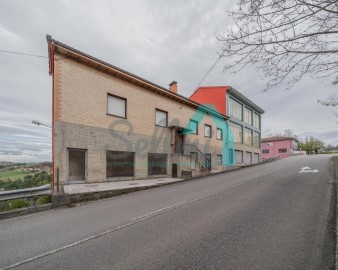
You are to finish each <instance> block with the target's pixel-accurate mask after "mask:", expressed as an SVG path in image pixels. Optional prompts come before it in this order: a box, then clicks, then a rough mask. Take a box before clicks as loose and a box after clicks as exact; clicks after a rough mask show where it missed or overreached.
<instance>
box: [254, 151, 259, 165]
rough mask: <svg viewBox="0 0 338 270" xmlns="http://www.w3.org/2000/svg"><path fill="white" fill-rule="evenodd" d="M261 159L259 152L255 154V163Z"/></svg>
mask: <svg viewBox="0 0 338 270" xmlns="http://www.w3.org/2000/svg"><path fill="white" fill-rule="evenodd" d="M258 161H259V154H256V153H255V154H254V163H258Z"/></svg>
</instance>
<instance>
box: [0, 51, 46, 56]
mask: <svg viewBox="0 0 338 270" xmlns="http://www.w3.org/2000/svg"><path fill="white" fill-rule="evenodd" d="M0 52H3V53H11V54H18V55H25V56H32V57H38V58H48V56H43V55H36V54H29V53H22V52H13V51H6V50H1V49H0Z"/></svg>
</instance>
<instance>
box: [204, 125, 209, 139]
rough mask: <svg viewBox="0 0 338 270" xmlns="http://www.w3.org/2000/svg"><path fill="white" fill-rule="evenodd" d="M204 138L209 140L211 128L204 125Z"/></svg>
mask: <svg viewBox="0 0 338 270" xmlns="http://www.w3.org/2000/svg"><path fill="white" fill-rule="evenodd" d="M204 137H209V138H211V126H209V125H204Z"/></svg>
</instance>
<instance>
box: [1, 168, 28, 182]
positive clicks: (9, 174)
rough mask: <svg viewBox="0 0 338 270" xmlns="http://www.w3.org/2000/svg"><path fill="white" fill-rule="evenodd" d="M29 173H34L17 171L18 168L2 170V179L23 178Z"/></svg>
mask: <svg viewBox="0 0 338 270" xmlns="http://www.w3.org/2000/svg"><path fill="white" fill-rule="evenodd" d="M29 174H32V173H27V172H23V171H17V170H13V171H7V172H0V180H7V179H10V180H16V179H20V178H23V177H25V176H26V175H29Z"/></svg>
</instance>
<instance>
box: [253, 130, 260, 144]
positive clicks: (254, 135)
mask: <svg viewBox="0 0 338 270" xmlns="http://www.w3.org/2000/svg"><path fill="white" fill-rule="evenodd" d="M253 146H254V147H257V148H259V133H258V132H256V131H254V133H253Z"/></svg>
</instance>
